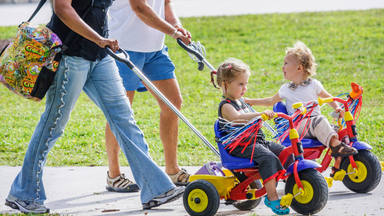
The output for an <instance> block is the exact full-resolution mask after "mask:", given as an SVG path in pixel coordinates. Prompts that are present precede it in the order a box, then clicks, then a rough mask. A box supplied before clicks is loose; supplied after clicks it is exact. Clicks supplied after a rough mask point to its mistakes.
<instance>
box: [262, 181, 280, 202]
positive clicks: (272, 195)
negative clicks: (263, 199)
mask: <svg viewBox="0 0 384 216" xmlns="http://www.w3.org/2000/svg"><path fill="white" fill-rule="evenodd" d="M264 187H265V190H266V191H267V197H268V200H269V201H274V200H278V199H279V196H278V195H277V190H276V179H271V180H269V181H267V182H265V183H264Z"/></svg>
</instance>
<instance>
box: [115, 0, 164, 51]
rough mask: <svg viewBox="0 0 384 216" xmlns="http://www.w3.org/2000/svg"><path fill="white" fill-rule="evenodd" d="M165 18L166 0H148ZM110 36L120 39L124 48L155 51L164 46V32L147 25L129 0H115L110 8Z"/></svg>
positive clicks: (120, 43)
mask: <svg viewBox="0 0 384 216" xmlns="http://www.w3.org/2000/svg"><path fill="white" fill-rule="evenodd" d="M147 3H148V4H149V5H150V6H151V7H152V9H153V10H154V11H155V12H156V14H157V15H159V16H160V17H161V18H163V19H164V17H165V15H164V0H147ZM108 24H109V38H113V39H116V40H118V41H119V45H120V47H121V48H122V49H124V50H129V51H135V52H155V51H159V50H161V49H162V48H163V46H164V37H165V35H164V33H162V32H160V31H158V30H156V29H154V28H152V27H150V26H148V25H146V24H145V23H144V22H143V21H141V20H140V19H139V17H137V16H136V14H135V12H134V11H133V10H132V8H131V5H130V3H129V0H115V1H114V3H113V4H112V6H111V7H110V9H109V23H108Z"/></svg>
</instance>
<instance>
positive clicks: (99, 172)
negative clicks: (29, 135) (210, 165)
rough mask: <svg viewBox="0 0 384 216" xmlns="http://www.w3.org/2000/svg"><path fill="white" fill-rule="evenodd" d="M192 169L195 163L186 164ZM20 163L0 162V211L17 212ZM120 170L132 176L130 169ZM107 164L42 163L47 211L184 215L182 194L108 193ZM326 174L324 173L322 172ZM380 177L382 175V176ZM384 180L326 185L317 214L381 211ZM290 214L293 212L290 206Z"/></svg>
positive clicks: (260, 211)
mask: <svg viewBox="0 0 384 216" xmlns="http://www.w3.org/2000/svg"><path fill="white" fill-rule="evenodd" d="M186 169H187V170H188V172H190V173H195V172H196V171H197V170H198V169H199V167H186ZM19 170H20V167H8V166H0V173H1V178H0V214H13V213H17V211H15V210H11V208H9V207H7V206H5V205H4V204H3V203H4V200H5V198H6V196H7V194H8V192H9V189H10V185H11V183H12V181H13V179H14V178H15V176H16V175H17V173H18V171H19ZM122 170H123V171H124V172H125V173H126V174H127V175H128V176H129V177H130V178H131V179H132V174H131V172H130V169H129V168H127V167H124V168H122ZM106 171H107V167H46V168H45V170H44V177H43V180H44V185H45V190H46V193H47V198H48V199H47V201H46V205H47V206H48V207H49V208H51V213H57V214H60V215H153V216H164V215H168V216H179V215H188V214H187V212H186V211H185V209H184V206H183V201H182V198H181V199H179V200H177V201H175V202H172V203H169V204H165V205H162V206H160V207H158V208H154V209H153V210H147V211H143V210H142V207H141V203H140V198H139V193H111V192H107V191H106V190H105V178H106ZM324 175H327V176H328V174H327V173H326V174H324ZM383 178H384V177H383ZM383 182H384V181H383V180H382V181H381V183H380V185H379V186H378V187H377V188H376V189H375V190H374V191H372V192H371V193H367V194H357V193H354V192H351V191H349V190H348V189H347V188H346V187H345V186H344V185H343V184H342V183H341V182H335V185H334V186H333V187H332V188H330V189H329V198H328V203H327V205H326V207H325V208H324V209H323V210H322V211H321V212H320V213H318V214H317V215H327V216H329V215H356V216H361V215H384V183H383ZM284 186H285V184H284V183H282V182H281V183H279V186H278V192H279V194H280V196H281V195H282V194H283V193H284ZM291 212H292V213H291V215H295V212H294V211H293V210H291ZM252 214H256V215H258V216H261V215H272V212H271V210H270V209H269V208H267V207H265V205H264V204H263V203H261V204H260V205H259V206H257V207H256V208H255V209H253V211H250V212H249V211H239V210H237V209H236V208H235V207H233V206H231V205H229V206H226V205H224V204H223V201H221V205H220V207H219V210H218V213H217V215H222V216H224V215H247V216H248V215H252Z"/></svg>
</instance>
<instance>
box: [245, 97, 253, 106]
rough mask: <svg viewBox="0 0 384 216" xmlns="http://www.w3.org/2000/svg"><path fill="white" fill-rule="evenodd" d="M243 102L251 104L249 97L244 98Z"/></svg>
mask: <svg viewBox="0 0 384 216" xmlns="http://www.w3.org/2000/svg"><path fill="white" fill-rule="evenodd" d="M244 102H245V103H247V104H249V105H252V104H251V99H249V98H244Z"/></svg>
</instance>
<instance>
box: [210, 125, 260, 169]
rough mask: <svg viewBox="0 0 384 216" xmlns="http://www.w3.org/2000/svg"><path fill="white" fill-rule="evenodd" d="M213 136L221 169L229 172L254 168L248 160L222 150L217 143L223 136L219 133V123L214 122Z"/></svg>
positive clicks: (220, 144) (252, 163) (253, 164)
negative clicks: (223, 168) (218, 153)
mask: <svg viewBox="0 0 384 216" xmlns="http://www.w3.org/2000/svg"><path fill="white" fill-rule="evenodd" d="M214 128H215V136H216V143H217V146H218V148H219V152H220V158H221V163H222V165H223V167H225V168H227V169H229V170H235V169H245V168H254V167H256V165H255V163H254V162H253V161H251V160H250V159H248V158H240V157H235V156H232V155H230V154H229V153H228V152H227V150H225V149H224V145H223V144H222V143H221V142H220V141H219V139H220V137H222V136H223V134H222V132H220V131H219V121H218V120H217V121H216V122H215V127H214Z"/></svg>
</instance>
